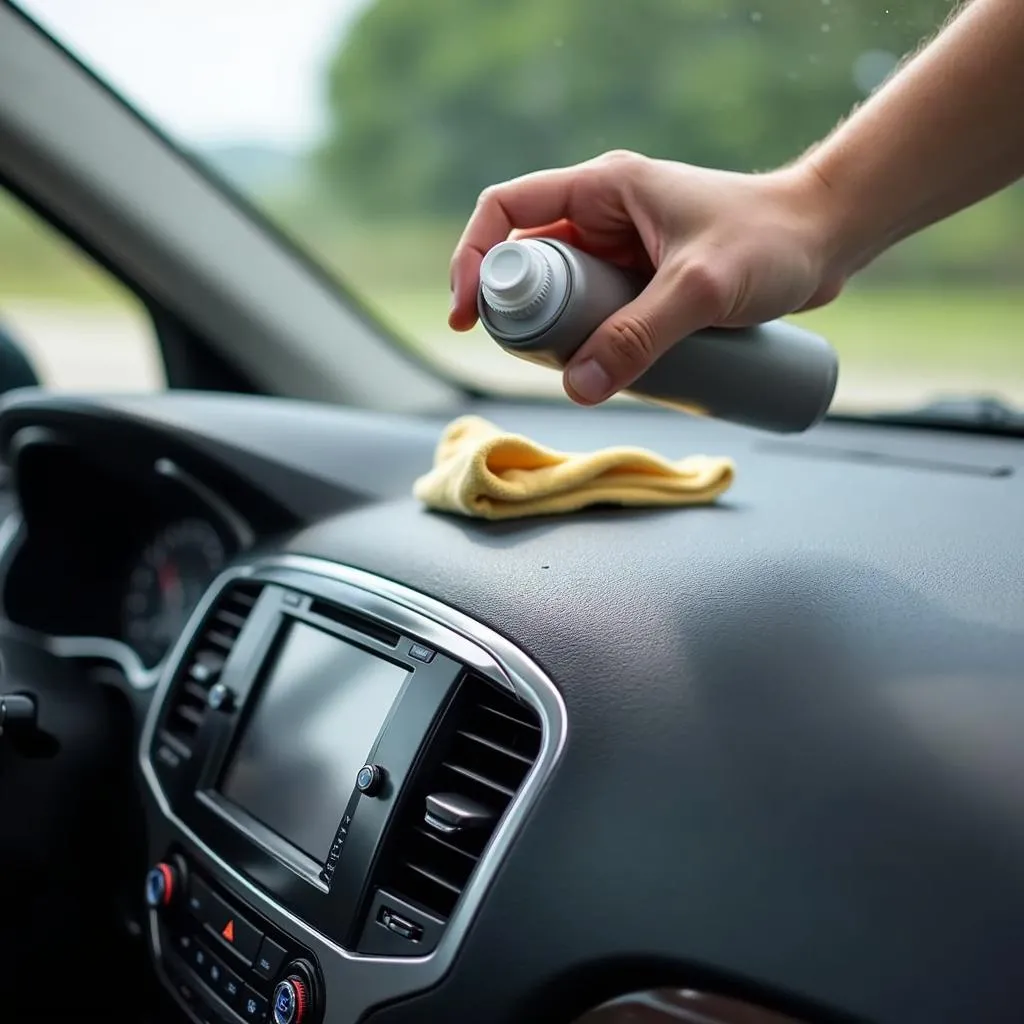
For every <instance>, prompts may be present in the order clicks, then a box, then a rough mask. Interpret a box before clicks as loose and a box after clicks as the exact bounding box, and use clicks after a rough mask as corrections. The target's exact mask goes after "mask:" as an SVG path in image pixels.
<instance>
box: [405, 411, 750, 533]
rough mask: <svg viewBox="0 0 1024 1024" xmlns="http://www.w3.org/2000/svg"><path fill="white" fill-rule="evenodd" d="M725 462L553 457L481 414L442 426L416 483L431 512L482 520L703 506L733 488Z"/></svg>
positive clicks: (624, 452)
mask: <svg viewBox="0 0 1024 1024" xmlns="http://www.w3.org/2000/svg"><path fill="white" fill-rule="evenodd" d="M733 474H734V468H733V464H732V462H731V461H730V460H729V459H725V458H716V457H711V456H707V455H691V456H689V457H688V458H685V459H680V460H679V461H678V462H671V461H669V460H668V459H664V458H662V457H661V456H660V455H656V454H655V453H654V452H651V451H648V450H647V449H644V448H627V447H615V448H602V449H600V450H599V451H595V452H590V453H588V454H572V453H568V452H559V451H554V450H553V449H551V448H545V447H544V446H543V445H540V444H537V442H536V441H531V440H530V439H529V438H526V437H522V436H521V435H519V434H510V433H505V432H503V431H501V430H500V429H499V428H498V427H496V426H495V425H494V424H493V423H490V422H488V421H487V420H485V419H482V418H481V417H479V416H461V417H459V418H458V419H457V420H453V421H452V422H451V423H449V424H448V426H447V427H446V428H445V430H444V433H443V434H442V435H441V440H440V442H439V443H438V446H437V450H436V452H435V454H434V467H433V469H431V470H430V472H428V473H426V474H425V475H423V476H421V477H420V478H419V479H418V480H417V481H416V482H415V484H413V495H414V496H415V497H416V498H418V499H419V500H420V501H422V502H423V503H424V504H425V505H426V506H427V507H428V508H432V509H435V510H437V511H439V512H456V513H459V514H461V515H464V516H472V517H474V518H479V519H516V518H519V517H523V516H541V515H551V514H554V513H559V512H575V511H577V510H579V509H581V508H586V507H587V506H588V505H599V504H612V505H630V506H634V507H644V506H656V505H706V504H710V503H711V502H713V501H714V500H715V499H716V498H717V497H718V496H719V495H721V494H723V493H725V491H727V490H728V489H729V487H730V486H731V484H732V480H733Z"/></svg>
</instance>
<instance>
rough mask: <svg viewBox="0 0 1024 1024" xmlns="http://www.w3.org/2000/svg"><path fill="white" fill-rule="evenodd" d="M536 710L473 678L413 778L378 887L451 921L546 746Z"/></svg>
mask: <svg viewBox="0 0 1024 1024" xmlns="http://www.w3.org/2000/svg"><path fill="white" fill-rule="evenodd" d="M541 739H542V734H541V726H540V720H539V718H538V716H537V714H536V712H535V711H534V710H533V708H531V707H530V706H529V705H527V704H524V703H521V702H520V701H518V700H516V699H515V698H514V697H513V696H512V695H511V694H508V693H505V692H502V691H500V690H498V689H497V688H496V687H494V686H492V685H491V684H490V683H487V682H485V681H483V680H482V679H478V678H476V677H474V676H469V677H467V678H466V679H465V680H464V681H463V682H462V684H461V686H460V688H459V691H458V693H457V695H456V697H455V699H454V700H453V702H452V704H451V706H450V707H449V710H448V713H447V714H446V715H445V717H444V719H443V721H442V723H441V726H440V728H439V730H438V732H437V734H436V735H435V738H434V741H433V743H432V744H431V746H430V748H429V749H428V750H427V752H426V755H425V757H424V760H423V763H422V765H421V767H420V769H419V771H418V772H417V775H416V777H415V778H414V780H413V787H412V791H411V794H410V798H409V800H408V802H407V804H406V805H405V807H404V808H403V811H402V813H401V814H400V816H399V819H398V821H397V823H396V825H395V827H394V829H393V831H392V835H391V836H390V839H389V842H388V849H387V850H386V852H385V855H384V859H383V860H382V867H381V872H380V875H379V877H378V878H377V879H376V885H377V887H379V888H381V889H384V890H386V891H387V892H390V893H393V894H394V895H396V896H398V897H400V898H402V899H404V900H406V901H408V902H409V903H412V904H414V905H417V906H419V907H420V908H421V909H423V910H424V911H427V912H429V913H430V914H432V915H434V916H435V917H438V918H441V919H445V920H446V919H447V918H448V917H449V916H450V915H451V913H452V911H453V910H454V909H455V905H456V903H457V902H458V899H459V896H460V895H461V893H462V890H463V889H464V888H465V886H466V884H467V882H468V881H469V878H470V875H471V874H472V872H473V869H474V868H475V867H476V864H477V861H478V860H479V859H480V856H481V855H482V853H483V851H484V849H485V847H486V846H487V843H488V841H489V840H490V838H491V836H492V835H493V834H494V831H495V829H496V828H497V826H498V823H499V822H500V821H501V817H502V815H503V814H504V813H505V810H506V808H507V807H508V805H509V804H510V803H511V802H512V799H513V798H514V797H515V795H516V793H517V792H518V791H519V788H520V787H521V786H522V784H523V781H524V779H525V778H526V775H527V773H528V772H529V771H530V769H531V768H532V767H533V764H534V762H535V761H536V759H537V756H538V754H539V753H540V748H541Z"/></svg>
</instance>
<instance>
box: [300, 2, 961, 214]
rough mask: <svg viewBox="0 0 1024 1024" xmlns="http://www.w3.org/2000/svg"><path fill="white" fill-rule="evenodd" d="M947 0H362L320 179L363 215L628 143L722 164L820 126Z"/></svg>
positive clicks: (768, 151)
mask: <svg viewBox="0 0 1024 1024" xmlns="http://www.w3.org/2000/svg"><path fill="white" fill-rule="evenodd" d="M950 9H951V2H950V0H785V2H779V0H515V2H509V0H429V2H427V0H377V2H376V3H374V4H373V5H372V6H371V7H369V8H368V9H367V10H366V11H365V12H364V13H363V15H362V16H361V18H360V19H359V20H358V21H357V23H356V24H355V25H354V26H353V28H352V29H351V31H350V32H349V33H348V34H347V35H346V37H345V38H344V40H343V42H342V44H341V46H340V48H339V50H338V52H337V54H336V55H335V57H334V59H333V61H332V62H331V65H330V68H329V73H328V83H327V93H328V102H329V109H330V112H331V128H330V132H329V135H328V138H327V140H326V142H325V144H324V146H323V148H322V150H321V151H320V153H319V160H318V164H319V167H320V169H321V171H322V174H323V177H324V180H325V181H327V182H329V183H330V185H331V188H332V189H333V190H334V191H335V192H336V193H338V194H339V195H340V196H342V197H344V199H345V200H347V201H348V202H349V203H351V204H352V205H353V206H355V207H356V208H357V209H358V210H360V211H363V212H365V213H367V214H372V215H374V216H378V217H379V216H381V215H388V214H393V215H397V216H402V217H408V216H421V217H422V216H444V215H449V214H460V213H464V212H465V210H466V209H467V207H468V206H469V205H471V204H472V202H473V200H474V199H475V197H476V195H477V194H478V192H479V191H480V189H481V188H483V187H484V186H486V185H488V184H490V183H491V182H494V181H498V180H502V179H504V178H507V177H509V176H511V175H514V174H518V173H522V172H525V171H528V170H532V169H536V168H539V167H547V166H557V165H561V164H566V163H572V162H575V161H578V160H581V159H585V158H587V157H590V156H593V155H595V154H597V153H600V152H602V151H604V150H607V149H612V148H630V149H636V150H639V151H642V152H644V153H647V154H650V155H652V156H663V157H670V158H674V159H680V160H686V161H689V162H692V163H700V164H705V165H710V166H718V167H729V168H734V169H737V170H750V169H758V168H764V167H769V166H775V165H777V164H779V163H781V162H784V161H786V160H789V159H791V158H793V157H794V156H796V155H797V154H798V153H799V152H800V151H801V150H803V149H804V148H805V147H807V146H808V145H809V144H811V143H812V142H813V141H814V140H815V139H817V138H818V137H820V136H821V135H822V134H823V133H824V132H826V131H828V129H829V128H830V127H831V126H832V125H833V124H834V123H835V121H836V120H837V119H838V118H839V117H841V116H842V115H843V114H844V113H845V112H846V111H848V110H849V109H850V107H851V106H852V105H853V104H855V103H856V102H857V101H858V100H860V99H862V98H863V96H864V95H865V90H868V89H870V87H871V86H872V85H873V84H876V83H877V80H878V77H879V76H880V75H883V74H884V73H885V72H886V71H887V70H888V69H889V68H891V66H892V64H893V62H894V61H895V60H896V59H897V58H898V57H900V56H901V55H902V54H904V53H906V52H907V51H908V50H911V49H912V48H913V47H914V46H915V45H916V44H917V43H918V42H919V41H920V40H921V39H922V38H923V37H925V36H926V35H928V34H930V33H931V32H932V31H934V29H935V28H936V27H937V26H938V25H939V24H940V23H941V22H942V21H943V19H944V18H945V17H946V16H947V15H948V12H949V11H950Z"/></svg>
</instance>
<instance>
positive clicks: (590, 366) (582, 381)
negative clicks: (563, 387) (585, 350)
mask: <svg viewBox="0 0 1024 1024" xmlns="http://www.w3.org/2000/svg"><path fill="white" fill-rule="evenodd" d="M566 381H567V383H568V384H569V387H571V388H572V390H573V391H574V392H575V393H576V394H577V395H579V397H580V398H582V399H583V400H584V401H585V402H600V401H601V400H602V399H604V398H606V397H607V396H608V393H609V392H610V391H611V389H612V379H611V377H609V376H608V374H607V373H606V372H605V369H604V367H603V366H602V365H601V364H600V363H599V362H598V361H597V360H596V359H584V360H583V362H582V363H578V364H577V365H576V366H571V367H569V372H568V373H567V374H566Z"/></svg>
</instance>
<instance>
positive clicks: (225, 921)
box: [189, 878, 263, 965]
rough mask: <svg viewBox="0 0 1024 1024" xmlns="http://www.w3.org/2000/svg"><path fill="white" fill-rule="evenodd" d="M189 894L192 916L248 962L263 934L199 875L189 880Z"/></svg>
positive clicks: (249, 962)
mask: <svg viewBox="0 0 1024 1024" xmlns="http://www.w3.org/2000/svg"><path fill="white" fill-rule="evenodd" d="M192 895H194V896H195V897H196V898H195V899H194V900H192V899H190V900H189V908H190V909H191V910H192V912H193V913H194V914H195V916H196V917H197V918H198V919H199V920H200V921H201V922H202V923H203V924H204V925H205V926H206V927H207V929H208V930H209V931H211V932H212V933H213V934H214V935H216V936H217V938H218V939H220V941H221V943H222V944H223V945H224V946H226V947H227V948H228V949H232V950H234V951H235V953H237V954H238V955H239V956H240V957H241V958H242V959H243V960H245V961H246V963H248V964H250V965H251V964H252V963H253V962H254V961H255V959H256V953H257V952H258V951H259V948H260V943H261V942H262V941H263V933H262V932H261V931H260V930H259V929H258V928H255V927H253V925H251V924H250V923H249V922H248V921H247V920H246V919H245V918H244V917H242V916H241V915H240V914H237V913H235V910H234V908H233V907H231V906H230V905H229V904H227V903H226V902H225V901H224V900H222V899H221V898H220V897H219V896H218V895H217V894H216V893H215V892H213V891H212V890H211V889H210V888H209V886H207V885H206V884H204V883H203V882H201V881H200V880H199V879H198V878H195V879H193V881H192V886H191V890H190V896H192Z"/></svg>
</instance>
